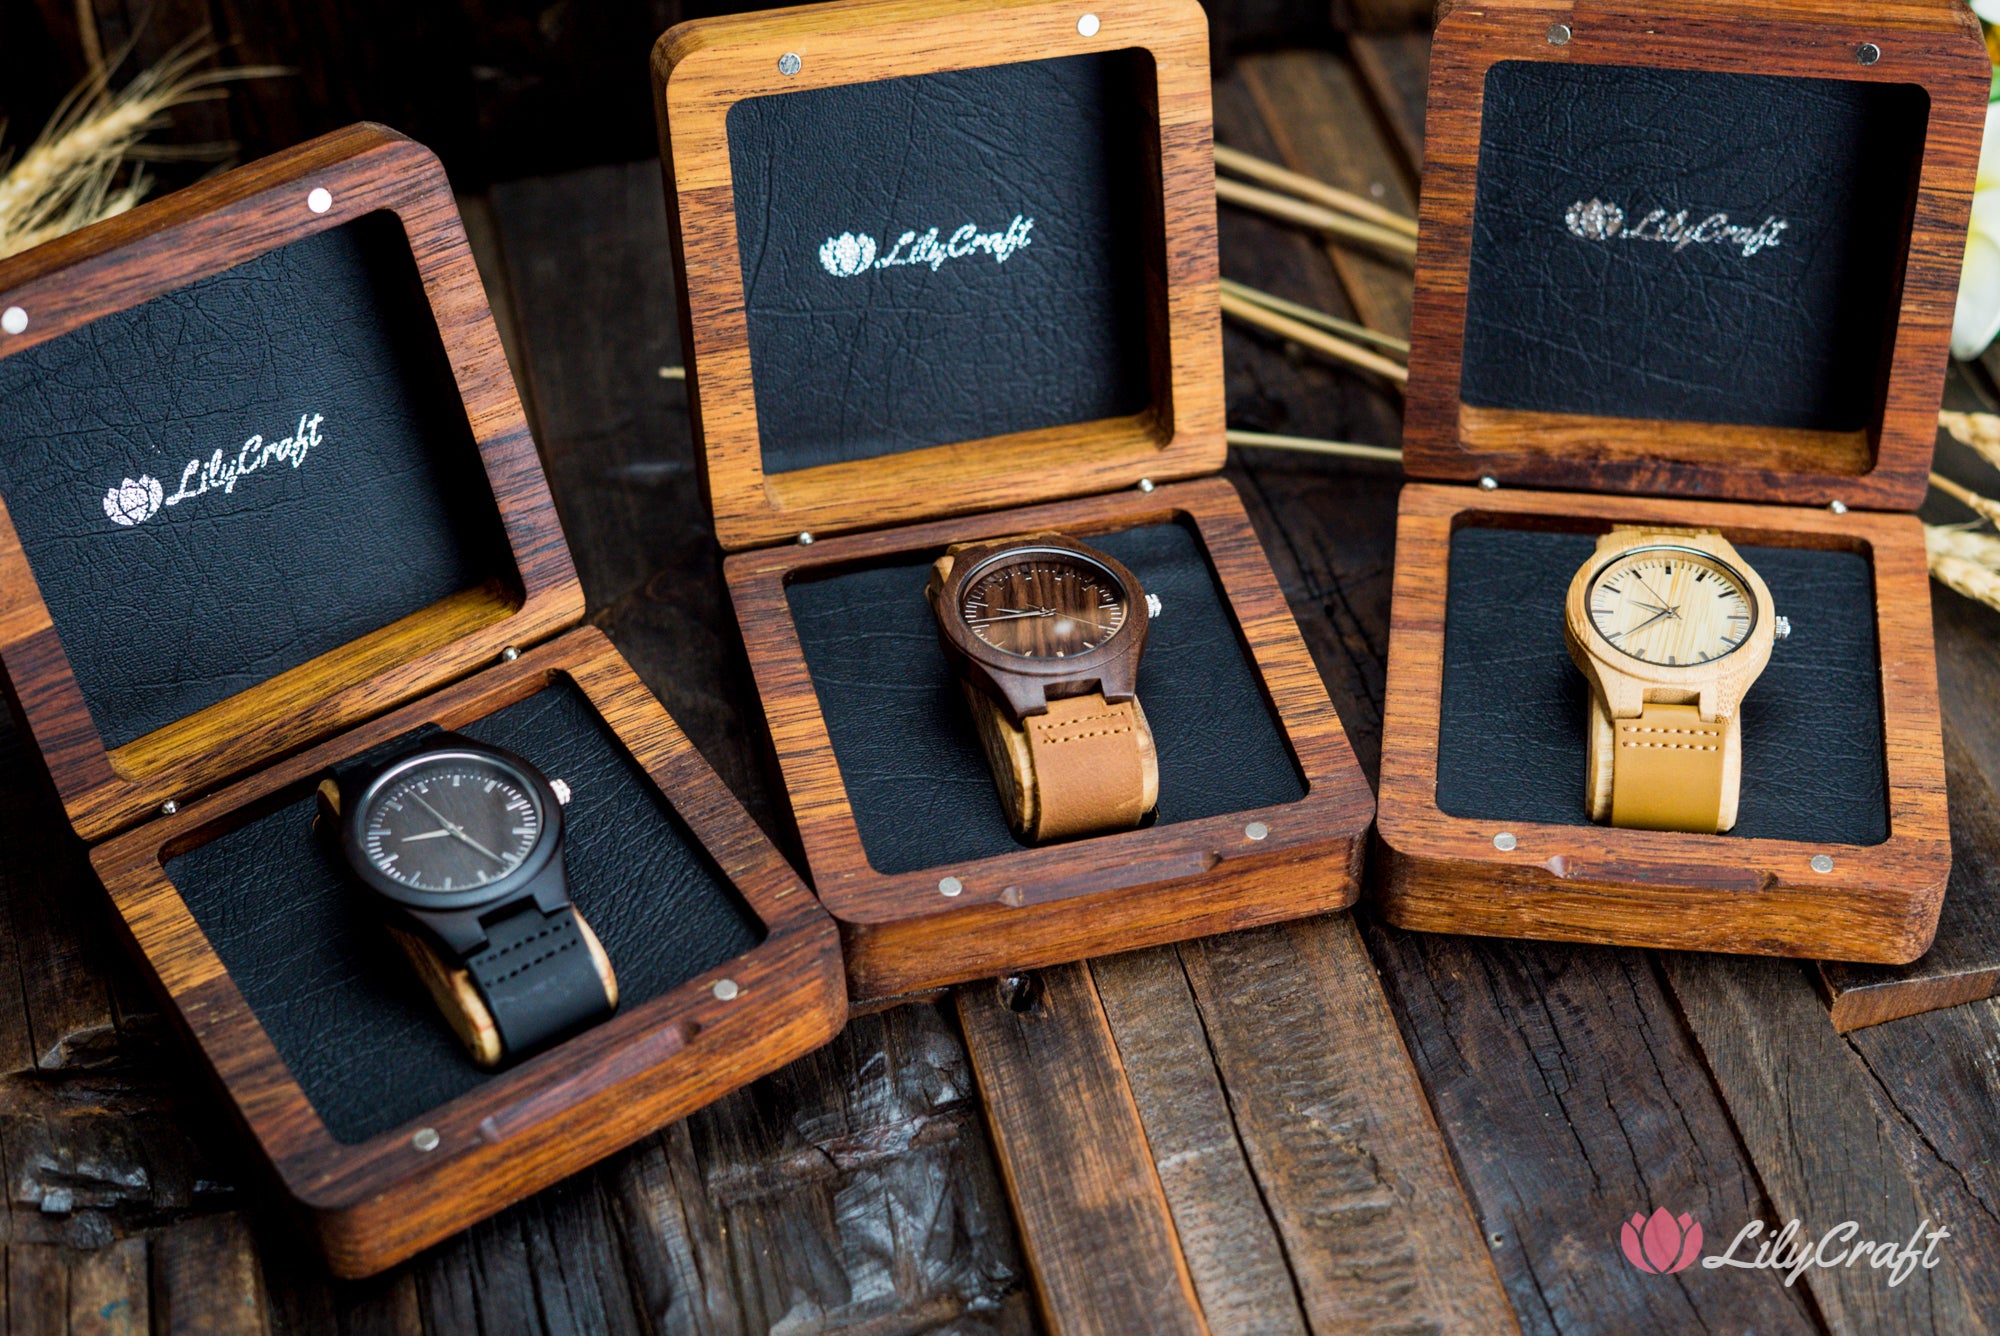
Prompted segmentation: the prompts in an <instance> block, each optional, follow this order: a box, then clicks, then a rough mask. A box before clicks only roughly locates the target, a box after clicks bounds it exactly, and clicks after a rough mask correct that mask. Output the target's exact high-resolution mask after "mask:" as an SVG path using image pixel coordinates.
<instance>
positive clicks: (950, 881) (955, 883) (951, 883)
mask: <svg viewBox="0 0 2000 1336" xmlns="http://www.w3.org/2000/svg"><path fill="white" fill-rule="evenodd" d="M964 893H965V883H964V882H962V881H960V880H959V879H958V878H957V877H940V878H939V879H938V894H939V895H942V896H945V897H946V898H947V899H948V898H950V897H952V896H955V895H962V894H964Z"/></svg>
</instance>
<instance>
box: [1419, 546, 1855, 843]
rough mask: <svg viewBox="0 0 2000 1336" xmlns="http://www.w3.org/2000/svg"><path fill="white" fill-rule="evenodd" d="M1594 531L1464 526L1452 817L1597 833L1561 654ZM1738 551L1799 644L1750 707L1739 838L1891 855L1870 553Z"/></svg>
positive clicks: (1442, 796)
mask: <svg viewBox="0 0 2000 1336" xmlns="http://www.w3.org/2000/svg"><path fill="white" fill-rule="evenodd" d="M1596 544H1597V539H1596V537H1595V536H1593V535H1589V534H1568V533H1546V532H1542V531H1538V530H1529V529H1499V528H1466V529H1461V530H1459V531H1458V533H1456V534H1454V535H1453V536H1452V542H1451V574H1450V585H1449V587H1448V590H1447V593H1446V603H1445V626H1444V700H1443V717H1442V720H1441V721H1440V729H1439V733H1438V784H1437V803H1438V806H1439V808H1441V809H1442V810H1444V811H1445V812H1447V813H1449V814H1450V815H1452V816H1459V817H1471V818H1475V819H1490V820H1494V821H1542V822H1549V823H1553V824H1558V825H1588V824H1589V823H1590V817H1589V814H1588V813H1587V812H1586V811H1585V810H1584V796H1583V784H1584V765H1585V754H1586V740H1585V736H1584V731H1585V728H1586V727H1587V725H1588V722H1589V709H1590V695H1589V688H1588V687H1587V686H1586V685H1585V684H1584V680H1583V674H1582V673H1581V672H1579V671H1578V670H1577V668H1576V665H1575V664H1574V663H1572V662H1571V661H1570V657H1569V651H1568V649H1567V648H1566V647H1565V646H1564V644H1563V600H1564V598H1565V597H1566V596H1567V595H1568V593H1569V585H1570V581H1571V580H1572V579H1573V578H1575V576H1576V573H1577V571H1578V569H1580V568H1581V567H1582V566H1583V564H1584V562H1586V561H1588V560H1589V559H1590V555H1591V553H1592V552H1593V551H1594V550H1595V548H1596ZM1737 551H1738V552H1740V553H1742V555H1743V559H1744V560H1745V561H1747V562H1748V563H1749V564H1750V565H1751V566H1752V567H1753V568H1754V569H1755V570H1756V572H1757V574H1758V575H1760V576H1762V577H1763V579H1764V583H1765V584H1766V585H1768V586H1769V587H1770V590H1771V601H1772V602H1773V603H1774V604H1776V612H1777V614H1779V615H1782V616H1786V617H1789V618H1791V622H1792V634H1791V636H1790V637H1789V638H1788V639H1785V640H1780V641H1779V642H1778V643H1777V645H1776V647H1775V648H1774V649H1773V650H1772V652H1771V663H1770V666H1769V667H1767V668H1766V669H1765V670H1764V672H1763V674H1762V676H1760V677H1759V678H1758V679H1757V682H1756V684H1755V685H1754V686H1752V687H1751V689H1750V694H1749V695H1748V696H1746V697H1745V698H1744V701H1743V790H1742V803H1741V807H1740V808H1739V811H1738V815H1737V821H1736V827H1735V829H1734V830H1733V831H1731V832H1730V836H1729V837H1730V838H1738V837H1741V838H1744V839H1777V840H1807V841H1812V842H1815V843H1826V844H1880V843H1881V842H1882V841H1883V840H1885V839H1887V838H1888V837H1889V802H1888V780H1887V774H1886V769H1885V766H1886V761H1885V759H1884V756H1883V743H1882V672H1881V661H1880V658H1879V657H1878V655H1877V652H1876V644H1875V582H1874V578H1873V575H1872V574H1871V572H1870V570H1869V566H1868V560H1867V558H1866V557H1864V556H1862V555H1861V554H1859V553H1855V552H1822V551H1814V550H1811V549H1808V548H1789V547H1743V546H1739V547H1738V548H1737Z"/></svg>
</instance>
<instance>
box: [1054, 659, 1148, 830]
mask: <svg viewBox="0 0 2000 1336" xmlns="http://www.w3.org/2000/svg"><path fill="white" fill-rule="evenodd" d="M1021 722H1022V731H1023V732H1024V733H1026V734H1027V739H1028V760H1029V764H1030V766H1031V772H1030V773H1031V775H1032V779H1033V786H1034V792H1035V822H1034V828H1033V830H1032V831H1030V832H1029V838H1030V839H1033V840H1036V841H1040V840H1061V839H1068V838H1069V837H1070V836H1072V835H1088V834H1091V833H1092V832H1094V831H1101V830H1129V829H1130V828H1131V827H1133V826H1136V825H1138V824H1139V819H1140V818H1141V817H1143V816H1145V815H1146V813H1147V812H1148V811H1149V810H1151V808H1152V806H1153V803H1154V801H1155V800H1156V798H1157V795H1158V792H1159V768H1158V766H1157V764H1156V763H1155V761H1154V757H1153V734H1152V730H1151V729H1150V728H1148V727H1147V726H1146V718H1145V716H1144V715H1143V714H1141V713H1140V711H1139V703H1138V702H1137V701H1129V700H1128V701H1120V702H1119V703H1118V704H1116V705H1114V704H1111V703H1110V702H1108V701H1106V700H1105V699H1104V697H1103V696H1101V695H1099V694H1097V693H1095V692H1093V693H1091V694H1090V695H1088V696H1070V697H1067V698H1065V699H1062V700H1052V701H1050V702H1049V708H1048V711H1047V713H1045V714H1031V715H1029V716H1028V717H1027V718H1026V719H1024V720H1022V721H1021Z"/></svg>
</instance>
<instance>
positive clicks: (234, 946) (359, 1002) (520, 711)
mask: <svg viewBox="0 0 2000 1336" xmlns="http://www.w3.org/2000/svg"><path fill="white" fill-rule="evenodd" d="M458 731H459V732H461V733H463V734H464V735H466V736H468V737H471V738H474V739H476V740H478V741H481V742H485V743H489V744H492V745H495V746H500V747H505V748H508V749H510V750H512V751H515V752H517V753H519V754H520V755H522V756H524V757H526V758H527V759H528V760H530V761H531V762H533V763H534V764H535V765H536V766H537V767H538V768H539V769H541V770H542V771H543V773H545V774H547V775H548V776H550V777H551V778H558V779H563V780H565V781H567V782H568V783H569V785H570V787H571V790H572V793H573V795H574V796H573V797H572V798H571V800H570V803H569V805H568V807H566V808H565V809H564V825H565V834H564V850H565V862H566V867H567V870H568V876H569V887H570V894H571V897H572V898H573V900H574V901H575V903H576V906H577V909H578V911H579V912H580V913H581V914H582V915H583V917H584V918H585V919H586V920H587V921H588V922H589V923H590V925H591V927H592V928H593V929H594V930H595V931H596V933H597V935H598V938H599V940H600V941H602V943H603V945H604V949H605V952H606V954H607V955H608V956H609V957H610V959H611V963H612V967H613V968H614V969H615V970H616V972H617V975H618V984H619V1010H620V1011H621V1012H624V1011H628V1010H630V1009H631V1008H633V1007H635V1006H638V1005H640V1004H641V1003H643V1002H645V1001H647V1000H648V999H650V998H653V997H657V996H659V995H660V994H662V993H665V992H667V991H669V990H671V989H673V988H675V987H677V986H678V985H680V984H682V983H685V982H686V981H687V980H689V979H692V978H694V977H696V976H698V975H700V974H702V973H703V972H705V971H707V970H710V969H713V968H714V967H715V966H717V965H719V964H721V963H723V962H725V961H728V960H732V959H734V958H736V957H738V956H740V955H742V954H743V953H745V952H746V951H749V950H751V949H752V948H753V947H755V946H757V945H758V943H759V942H761V941H762V940H763V938H764V929H763V926H762V924H761V923H760V922H759V920H758V919H757V917H756V915H755V914H754V913H753V912H752V911H751V909H750V908H749V906H748V905H746V904H745V903H744V901H743V900H742V898H741V897H740V895H739V894H738V893H737V891H736V890H735V888H734V887H733V886H732V885H731V884H730V882H729V880H728V878H727V877H725V876H724V875H723V873H722V872H721V870H720V869H719V868H717V867H716V866H715V865H714V863H713V861H712V860H711V859H710V857H709V856H708V854H707V852H706V851H705V850H704V849H703V848H702V846H701V844H700V842H699V841H698V840H696V839H695V838H694V836H693V834H692V833H691V832H690V831H689V830H688V829H687V828H686V827H685V826H684V825H683V824H682V822H681V820H680V818H679V817H678V816H677V815H676V814H675V813H674V812H673V810H672V808H671V807H670V806H669V805H668V804H667V803H666V801H665V800H664V799H663V798H662V797H661V795H660V793H659V790H658V789H657V787H655V785H654V783H653V781H652V779H651V778H650V777H649V776H648V775H647V774H646V773H645V771H644V770H643V769H641V768H640V767H639V765H638V764H637V763H636V762H635V761H634V760H633V759H632V758H631V756H630V754H629V753H628V752H627V751H626V750H625V748H624V746H623V745H622V744H621V743H620V742H619V740H618V738H617V737H616V735H615V734H614V733H612V731H611V730H610V728H609V727H608V726H607V725H606V724H605V723H604V722H603V720H602V719H601V718H600V717H599V715H598V713H597V712H596V710H595V709H594V708H593V707H592V705H591V704H590V702H589V700H588V698H587V697H586V696H585V695H584V694H583V692H582V691H581V690H579V689H578V688H577V687H576V686H575V685H574V684H572V683H570V682H569V681H567V680H566V679H561V678H558V679H556V680H555V681H554V682H553V683H552V684H551V685H549V686H547V687H545V688H543V689H541V690H540V691H538V692H536V693H535V694H534V695H531V696H529V697H527V698H526V699H524V700H520V701H517V702H515V703H514V704H511V705H508V706H506V707H504V708H502V709H500V710H498V711H496V712H495V713H493V714H490V715H488V716H486V717H485V718H483V719H480V720H479V721H477V722H475V723H472V724H468V725H465V726H464V727H462V728H460V729H459V730H458ZM316 806H317V803H316V799H315V797H314V794H313V792H312V790H311V786H310V785H304V786H299V787H295V788H293V789H291V790H288V791H287V792H285V793H283V794H282V795H280V796H279V797H278V798H277V799H276V800H274V802H273V803H272V804H267V805H265V807H264V808H263V809H262V810H259V811H257V812H256V813H254V814H251V815H250V817H249V819H248V820H247V821H245V822H243V823H242V824H240V825H236V826H234V827H233V828H231V829H227V830H224V831H222V832H221V833H219V834H216V835H214V836H213V837H212V838H209V839H207V840H206V841H205V842H203V843H201V844H199V845H198V846H196V847H194V848H192V849H188V850H186V851H184V852H180V853H178V854H176V855H175V856H173V857H171V858H170V859H169V860H168V861H167V863H166V872H167V876H168V878H169V880H171V881H172V883H173V885H174V887H175V889H176V890H177V891H178V892H179V894H180V896H181V898H182V899H183V900H184V901H185V902H186V903H187V906H188V908H189V910H190V912H191V913H192V914H193V915H194V918H195V921H196V923H197V924H199V926H200V928H201V930H202V932H203V933H204V934H205V935H206V936H207V938H208V940H209V942H210V944H211V945H212V946H213V947H214V949H215V953H216V955H217V956H218V957H220V959H221V961H222V964H223V966H224V967H225V968H226V969H227V970H228V971H229V976H230V979H231V980H232V981H233V982H234V983H235V985H236V987H237V988H238V989H239V990H240V991H241V992H242V994H243V998H244V1000H245V1002H246V1003H247V1004H248V1005H249V1007H250V1010H251V1011H252V1012H253V1013H255V1015H256V1017H257V1020H258V1022H259V1023H260V1024H261V1025H262V1026H263V1028H264V1030H265V1032H266V1033H267V1034H268V1035H269V1036H270V1038H271V1042H272V1044H273V1045H274V1046H275V1047H276V1048H277V1051H278V1054H279V1056H280V1057H282V1058H283V1059H284V1062H285V1065H286V1067H287V1068H288V1069H289V1070H290V1072H291V1074H292V1076H293V1078H294V1079H295V1080H296V1081H297V1082H298V1083H299V1085H300V1087H301V1088H302V1089H303V1091H304V1093H305V1096H306V1098H307V1099H308V1100H309V1101H310V1102H311V1103H312V1106H313V1108H314V1110H315V1111H316V1112H317V1113H318V1114H319V1116H320V1119H321V1120H322V1121H323V1122H324V1123H325V1124H326V1127H327V1130H328V1132H329V1133H330V1134H331V1135H332V1136H333V1137H334V1138H335V1139H336V1140H338V1141H341V1142H345V1143H354V1142H359V1141H363V1140H366V1139H367V1138H369V1137H372V1136H375V1135H377V1134H379V1133H382V1132H385V1131H388V1130H390V1129H392V1128H394V1127H396V1126H398V1125H400V1124H402V1123H405V1122H407V1121H409V1120H410V1119H413V1118H416V1117H418V1116H420V1115H422V1114H423V1113H425V1112H426V1111H427V1110H430V1109H433V1108H436V1107H437V1106H439V1105H441V1104H443V1103H445V1102H447V1101H449V1100H451V1099H453V1098H455V1097H457V1096H459V1095H462V1094H464V1093H465V1092H467V1091H468V1090H471V1089H472V1088H474V1087H475V1086H477V1085H479V1084H480V1083H481V1082H482V1081H484V1080H485V1079H486V1077H487V1073H484V1072H482V1071H481V1070H480V1069H479V1068H477V1067H476V1066H474V1065H473V1063H472V1061H471V1059H469V1058H468V1057H467V1056H466V1055H465V1052H464V1050H463V1048H461V1047H460V1045H459V1043H458V1040H457V1039H456V1038H455V1037H454V1036H453V1034H452V1032H451V1030H450V1027H449V1026H448V1025H447V1024H446V1023H445V1021H444V1019H443V1018H442V1017H441V1016H439V1015H438V1013H437V1011H436V1008H435V1007H434V1006H433V1005H432V1003H431V1001H430V999H429V997H428V995H427V994H426V993H425V992H424V989H423V986H422V985H421V984H420V983H419V982H418V981H417V978H416V976H415V974H414V972H413V971H412V970H411V968H410V966H409V964H408V962H407V961H406V960H405V959H404V958H403V956H402V954H401V952H400V951H399V950H398V949H397V948H396V946H395V945H394V943H393V942H391V941H390V940H389V938H388V936H387V934H386V933H385V932H384V931H383V930H382V928H381V926H380V920H379V919H378V918H377V917H376V916H375V915H373V914H372V913H370V912H368V910H367V909H366V907H365V905H364V904H363V900H362V897H361V895H360V894H359V893H358V892H357V891H356V890H355V889H354V887H353V885H352V883H351V881H350V879H349V878H348V876H347V874H346V872H345V869H344V866H343V864H342V863H341V860H340V856H339V853H338V851H337V850H336V849H335V848H334V847H333V846H332V845H331V844H330V843H328V842H326V841H324V840H322V839H321V838H320V837H319V836H318V835H317V834H316V833H315V831H314V815H315V811H316Z"/></svg>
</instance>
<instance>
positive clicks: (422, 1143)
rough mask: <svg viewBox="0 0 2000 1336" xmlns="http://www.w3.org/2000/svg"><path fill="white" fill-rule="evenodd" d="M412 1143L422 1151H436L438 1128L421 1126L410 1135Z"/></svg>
mask: <svg viewBox="0 0 2000 1336" xmlns="http://www.w3.org/2000/svg"><path fill="white" fill-rule="evenodd" d="M410 1144H411V1145H412V1146H415V1147H416V1148H417V1149H418V1150H421V1151H434V1150H436V1149H437V1148H438V1130H437V1129H436V1128H435V1127H419V1128H418V1129H417V1130H416V1132H415V1133H414V1134H413V1135H412V1136H411V1137H410Z"/></svg>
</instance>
